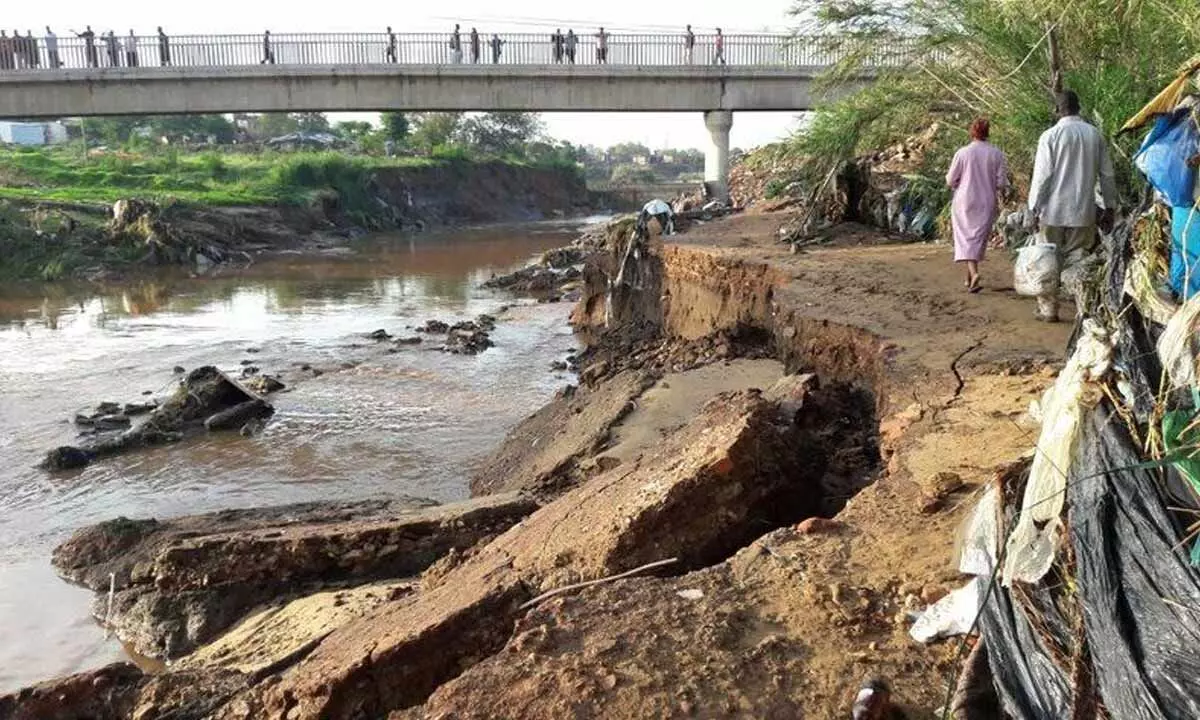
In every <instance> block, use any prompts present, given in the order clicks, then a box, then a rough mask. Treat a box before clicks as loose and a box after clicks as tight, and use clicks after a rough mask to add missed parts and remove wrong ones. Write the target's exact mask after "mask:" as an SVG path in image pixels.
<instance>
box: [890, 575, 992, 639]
mask: <svg viewBox="0 0 1200 720" xmlns="http://www.w3.org/2000/svg"><path fill="white" fill-rule="evenodd" d="M984 582H985V581H984V580H983V579H981V578H978V577H974V578H971V581H970V582H968V583H967V584H966V585H963V586H962V587H960V588H958V589H957V590H953V591H951V592H950V594H949V595H947V596H946V597H944V598H942V599H941V600H938V601H937V602H936V603H934V604H933V605H930V606H929V608H928V609H926V610H925V612H923V613H921V617H919V618H917V621H916V622H915V623H913V626H912V628H911V629H909V631H908V634H909V635H910V636H911V637H912V639H913V640H916V641H917V642H920V643H927V642H931V641H933V640H936V639H938V638H943V637H950V636H952V635H965V634H966V633H968V632H970V631H971V628H972V627H973V626H974V625H975V616H976V615H978V614H979V608H980V606H981V605H982V604H983V593H984V590H985V588H986V585H985V584H984Z"/></svg>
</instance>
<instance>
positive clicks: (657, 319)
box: [7, 216, 1067, 718]
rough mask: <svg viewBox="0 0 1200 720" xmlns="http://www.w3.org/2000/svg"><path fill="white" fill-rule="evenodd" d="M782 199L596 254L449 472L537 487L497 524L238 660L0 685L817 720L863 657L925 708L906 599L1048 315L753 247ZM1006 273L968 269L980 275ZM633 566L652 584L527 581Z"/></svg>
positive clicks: (834, 711) (165, 699)
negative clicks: (495, 413)
mask: <svg viewBox="0 0 1200 720" xmlns="http://www.w3.org/2000/svg"><path fill="white" fill-rule="evenodd" d="M781 220H783V218H778V217H771V216H746V217H739V218H734V219H732V220H730V221H728V222H722V223H712V224H709V225H706V226H703V227H700V228H697V229H695V230H694V231H693V232H691V233H689V234H687V235H684V236H683V237H682V238H680V240H681V241H682V242H678V243H673V244H671V245H668V246H667V247H665V248H660V247H655V248H650V249H649V252H646V253H642V254H640V256H639V258H638V263H639V264H638V267H637V268H636V272H635V274H634V276H633V278H632V279H631V282H630V283H629V284H628V285H627V286H626V287H624V288H623V289H620V290H619V291H616V292H610V291H609V288H608V287H607V286H606V278H612V277H614V276H615V275H616V273H615V272H614V271H615V269H616V267H617V264H619V263H620V262H621V257H623V255H622V254H621V253H620V252H618V250H619V248H613V249H612V250H613V254H612V256H611V257H612V259H613V260H612V262H608V263H607V264H605V262H601V263H600V264H599V265H598V266H593V268H592V269H591V270H589V272H587V273H585V276H586V277H587V278H588V279H589V293H588V294H587V296H586V297H585V298H584V300H583V301H582V302H581V304H580V305H579V306H578V307H577V310H576V315H575V320H576V322H577V324H579V325H580V326H584V325H586V326H590V330H591V332H590V333H589V334H590V335H592V336H593V337H594V339H595V340H596V343H595V344H594V346H593V349H592V350H590V351H589V352H588V353H585V354H584V355H583V356H582V357H583V361H584V365H583V367H582V368H581V379H582V384H581V386H580V387H579V388H578V389H576V390H574V391H573V392H568V393H563V394H561V395H560V397H558V398H556V399H555V400H554V401H553V402H552V403H550V404H549V405H547V406H546V407H543V408H542V409H541V410H539V411H538V412H537V413H535V414H534V415H532V416H531V417H529V418H528V419H526V420H525V421H524V422H522V423H521V424H520V425H518V426H517V428H516V429H515V430H514V431H513V432H512V433H511V434H510V437H509V441H508V442H507V443H506V444H505V445H503V446H501V448H500V450H499V451H498V453H497V454H496V455H494V456H493V458H492V459H493V461H496V462H488V463H485V464H484V465H482V466H481V469H480V473H481V474H477V475H476V477H475V478H474V480H473V482H472V487H473V489H475V490H476V491H477V492H486V491H488V490H492V489H501V488H502V489H504V490H510V491H511V490H517V491H522V490H523V491H526V492H527V493H528V494H530V495H531V496H532V497H534V498H535V499H536V500H537V501H538V502H539V503H540V504H541V507H540V508H539V509H537V510H536V511H534V512H533V513H532V514H531V515H529V516H528V518H527V519H525V520H524V521H522V522H520V523H518V524H516V525H514V526H513V527H512V528H510V529H509V530H507V531H506V532H504V533H503V534H501V535H500V536H499V537H497V538H495V539H493V540H490V541H487V542H484V543H481V544H480V545H478V546H476V547H475V548H473V549H471V550H469V551H467V552H451V553H449V554H448V555H447V556H446V557H445V559H444V560H442V561H439V562H437V563H435V564H434V565H433V566H431V567H430V568H429V569H428V570H426V571H425V572H424V573H423V574H422V575H421V576H420V577H419V578H416V579H415V580H414V584H413V585H411V586H410V587H409V590H406V591H404V592H403V593H402V594H401V595H400V596H396V597H392V598H391V599H388V600H384V601H382V602H378V603H375V604H367V605H366V606H364V607H363V609H362V612H361V613H353V614H352V615H354V617H353V618H351V617H347V618H346V621H345V624H344V625H341V626H340V627H337V628H333V629H331V630H330V631H329V633H328V634H327V635H321V636H320V637H319V638H317V639H316V640H315V641H313V642H301V643H299V644H293V645H292V646H291V648H292V651H291V652H288V653H285V654H284V655H283V656H282V658H283V659H282V660H281V661H280V662H278V663H273V664H271V665H270V666H269V668H268V669H267V671H265V672H249V673H247V672H244V671H242V670H238V669H236V666H233V665H230V664H228V663H224V664H223V663H221V662H220V661H219V660H218V661H216V662H212V663H210V664H205V663H203V662H197V661H189V660H185V661H183V662H182V663H181V664H180V665H178V666H176V669H175V670H173V671H170V672H168V673H166V674H164V675H160V676H155V677H149V676H139V675H136V674H130V673H128V672H127V671H124V670H121V669H110V670H108V671H106V674H104V675H103V676H91V677H90V678H89V677H86V676H85V677H84V678H80V679H78V680H76V681H74V684H71V681H64V682H62V683H59V684H56V685H54V684H52V685H48V686H45V688H43V689H40V690H35V691H31V692H28V693H26V694H24V695H22V696H20V697H17V698H10V699H9V705H8V706H7V707H9V708H24V709H26V710H27V711H32V710H33V709H35V708H50V707H61V706H63V703H64V701H63V700H62V699H61V698H64V697H65V698H67V700H66V701H65V702H66V704H67V705H68V706H69V707H71V708H74V709H75V711H78V712H82V711H84V710H85V709H86V710H88V711H91V712H95V713H97V714H98V715H99V716H100V717H113V718H116V717H130V716H136V714H137V713H138V712H159V713H161V712H165V711H167V710H172V711H174V712H176V713H178V716H179V717H228V718H233V717H245V718H250V717H253V718H262V717H269V718H274V717H278V718H285V717H287V718H292V717H346V718H350V717H360V716H369V717H381V716H386V715H388V714H389V713H392V716H393V717H444V716H447V715H449V716H454V717H495V716H517V715H520V716H528V717H557V716H561V715H562V714H563V713H567V712H569V713H573V714H574V715H575V716H579V717H601V716H603V717H630V718H634V717H644V716H645V715H646V714H647V712H649V714H653V715H656V716H663V717H688V716H696V715H700V716H710V715H734V716H752V717H768V716H787V717H794V716H798V715H811V716H813V717H835V716H838V715H840V714H843V713H845V712H846V708H847V707H848V705H849V703H850V701H851V699H852V697H853V693H854V691H855V690H856V689H857V685H858V683H859V682H860V681H861V679H862V677H863V676H864V675H866V674H868V673H871V672H879V673H882V674H885V675H887V676H888V677H889V678H891V679H892V680H893V682H894V684H895V687H896V689H897V695H898V697H899V699H900V700H901V702H902V703H903V704H904V705H905V706H906V707H907V708H908V709H909V710H910V711H911V712H912V713H913V714H914V715H915V716H916V717H924V716H928V715H929V713H930V712H931V711H932V710H933V709H934V708H935V707H937V704H938V703H940V702H941V701H942V699H944V691H945V685H944V683H945V682H946V679H947V678H946V677H945V671H946V670H948V669H949V667H950V666H951V663H952V656H953V648H952V647H950V646H949V645H947V644H934V645H931V646H920V645H915V644H914V643H913V642H912V640H911V639H910V638H909V637H908V635H907V629H908V623H909V620H908V618H907V615H906V613H907V612H908V611H909V610H913V609H917V608H919V607H920V606H922V605H923V604H925V603H928V602H932V601H933V600H935V599H937V598H938V597H940V595H941V594H944V592H945V591H946V590H947V589H948V588H949V587H951V586H952V583H954V582H955V579H956V578H955V574H954V573H953V572H952V571H951V569H950V557H951V552H952V548H953V534H954V528H955V527H956V526H957V524H958V523H959V522H960V521H961V519H962V510H961V507H962V506H963V505H964V504H965V503H963V502H962V499H963V498H964V497H965V494H966V493H969V492H970V491H971V489H972V488H976V487H978V486H980V485H981V484H982V483H984V482H987V481H988V480H989V479H990V478H991V477H992V476H993V475H994V474H996V473H997V472H999V471H1001V470H1002V469H1003V467H1004V466H1005V465H1006V464H1007V463H1008V462H1010V461H1011V460H1013V459H1015V458H1016V457H1017V456H1018V455H1019V454H1021V453H1022V452H1024V450H1025V448H1026V447H1027V440H1026V437H1025V436H1026V431H1024V430H1023V429H1022V428H1021V427H1020V425H1019V422H1018V420H1019V418H1020V416H1021V414H1022V413H1023V412H1024V410H1025V407H1026V406H1027V405H1028V402H1029V400H1030V399H1032V398H1034V397H1036V396H1037V395H1038V393H1039V391H1040V390H1041V388H1042V387H1044V385H1045V384H1046V383H1047V382H1048V381H1049V378H1050V377H1052V375H1053V363H1054V362H1056V361H1057V358H1058V357H1059V355H1060V353H1061V347H1062V345H1063V343H1065V340H1066V333H1067V329H1066V328H1047V327H1046V326H1042V325H1037V324H1035V323H1034V322H1033V321H1032V319H1031V318H1030V317H1029V314H1028V313H1029V308H1028V307H1027V306H1026V304H1025V303H1022V302H1021V301H1019V300H1017V299H1016V298H1014V297H1013V296H1012V295H1011V293H1008V292H1004V291H1003V290H999V291H989V292H986V293H984V294H983V295H982V296H969V295H966V294H965V293H963V292H962V290H961V288H960V286H959V284H958V280H957V277H956V275H955V274H954V270H953V268H952V266H951V265H950V263H949V261H948V259H947V258H945V257H943V254H944V248H939V247H936V246H887V245H879V244H877V243H876V241H877V240H878V238H877V237H876V236H874V235H873V234H871V233H862V232H859V231H857V230H854V229H852V228H851V229H848V230H847V231H846V233H845V236H844V237H845V238H846V241H847V242H846V243H843V244H842V245H843V246H841V247H837V246H835V247H831V248H829V249H822V250H820V251H815V252H812V253H801V254H795V255H793V254H789V253H788V252H787V251H786V250H785V249H782V248H780V246H779V245H777V244H775V243H774V241H773V238H774V236H775V229H776V228H777V227H778V223H779V222H780V221H781ZM1006 271H1007V268H1006V267H1004V265H1003V263H997V264H996V265H994V266H991V267H989V268H988V270H987V272H986V274H985V281H990V282H991V286H992V287H1003V285H1002V283H1001V282H998V281H999V279H1000V278H1002V277H1003V276H1004V275H1005V273H1006ZM605 319H608V321H609V325H610V327H609V328H608V332H603V328H602V326H603V325H604V324H605ZM972 346H978V347H977V348H976V349H975V350H974V351H973V352H971V353H970V357H969V358H964V357H963V356H962V353H963V350H965V349H967V348H970V347H972ZM726 363H729V364H728V365H727V364H726ZM747 363H768V364H769V363H775V366H774V367H771V366H769V365H768V366H767V367H762V366H757V365H747ZM705 372H715V373H716V374H715V377H710V378H707V379H706V378H704V377H697V375H695V373H705ZM784 373H786V376H784ZM781 376H782V377H781ZM960 378H963V380H961V381H960ZM716 379H719V380H720V381H722V382H721V383H718V382H716V381H715V380H716ZM755 388H757V389H755ZM717 392H721V393H722V394H721V395H719V396H718V397H717V398H716V399H715V400H713V401H711V402H707V403H704V402H700V401H699V398H698V395H701V394H703V395H706V396H711V395H712V394H713V393H717ZM673 394H674V396H673ZM697 408H698V409H697ZM943 472H950V473H953V474H954V475H955V476H957V478H958V484H954V483H946V482H943V481H941V480H938V474H939V473H943ZM497 473H499V474H503V475H505V477H501V478H497V477H495V475H496V474H497ZM514 473H515V474H516V475H520V477H516V476H514ZM942 480H944V478H943V479H942ZM830 515H833V516H834V517H835V521H834V522H825V523H818V522H812V521H808V522H805V519H806V518H809V517H812V516H823V517H827V516H830ZM659 562H665V564H664V565H661V566H659V567H658V568H657V569H656V572H657V573H659V574H661V575H663V577H658V578H641V579H636V578H635V579H626V580H620V581H617V582H612V583H610V584H606V585H603V586H601V587H598V588H591V589H586V590H582V591H579V592H577V593H570V594H565V595H560V596H556V597H552V598H548V599H539V597H538V596H539V595H540V594H541V593H543V592H545V591H553V590H555V589H558V588H562V587H564V586H569V585H571V584H573V583H578V582H581V581H590V580H596V579H600V578H604V577H606V576H610V575H612V574H614V573H622V572H625V571H629V570H636V569H637V568H639V567H640V566H642V565H644V564H649V563H659ZM298 602H303V601H298ZM309 602H312V601H309ZM288 608H292V610H291V611H290V612H291V613H293V614H296V615H298V614H300V613H301V610H300V609H299V608H296V607H294V604H291V605H289V604H285V605H284V606H283V610H282V611H281V612H282V613H283V614H285V615H286V614H288V613H289V610H288ZM235 632H236V631H235ZM242 637H247V635H245V634H243V635H242ZM292 638H293V640H292V642H293V643H294V642H295V636H292ZM285 647H286V646H285ZM209 657H210V658H212V657H218V656H209ZM96 688H101V689H100V690H97V689H96ZM56 698H59V699H57V700H56ZM56 703H57V705H56ZM98 708H109V709H106V710H100V709H98ZM17 716H18V717H19V715H17Z"/></svg>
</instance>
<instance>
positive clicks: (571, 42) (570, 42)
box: [564, 28, 579, 65]
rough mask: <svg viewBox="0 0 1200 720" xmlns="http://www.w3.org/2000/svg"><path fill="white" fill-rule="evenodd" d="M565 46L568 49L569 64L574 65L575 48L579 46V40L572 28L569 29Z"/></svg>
mask: <svg viewBox="0 0 1200 720" xmlns="http://www.w3.org/2000/svg"><path fill="white" fill-rule="evenodd" d="M564 45H565V46H566V48H567V62H568V63H570V64H572V65H574V64H575V48H576V47H578V45H579V38H578V37H576V35H575V31H574V30H571V29H570V28H568V29H567V39H566V41H565V42H564Z"/></svg>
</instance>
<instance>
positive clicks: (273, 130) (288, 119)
mask: <svg viewBox="0 0 1200 720" xmlns="http://www.w3.org/2000/svg"><path fill="white" fill-rule="evenodd" d="M299 129H300V123H298V122H297V121H296V118H295V117H293V116H291V115H288V114H287V113H263V114H261V115H252V116H250V122H249V124H248V126H247V127H246V130H247V132H249V133H250V134H251V135H252V136H254V137H255V138H257V139H259V140H267V139H270V138H273V137H279V136H280V135H287V134H288V133H294V132H296V131H297V130H299Z"/></svg>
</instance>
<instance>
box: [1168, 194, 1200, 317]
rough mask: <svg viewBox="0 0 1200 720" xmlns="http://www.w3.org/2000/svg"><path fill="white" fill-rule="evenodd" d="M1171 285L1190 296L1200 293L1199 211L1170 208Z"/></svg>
mask: <svg viewBox="0 0 1200 720" xmlns="http://www.w3.org/2000/svg"><path fill="white" fill-rule="evenodd" d="M1171 287H1172V288H1173V289H1174V290H1175V292H1176V293H1178V294H1179V296H1180V297H1182V298H1184V299H1185V300H1186V299H1190V298H1191V297H1192V296H1193V295H1195V294H1196V293H1198V292H1200V210H1197V209H1195V208H1192V207H1191V206H1190V205H1189V206H1188V207H1177V208H1172V209H1171Z"/></svg>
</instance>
